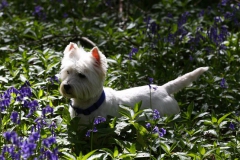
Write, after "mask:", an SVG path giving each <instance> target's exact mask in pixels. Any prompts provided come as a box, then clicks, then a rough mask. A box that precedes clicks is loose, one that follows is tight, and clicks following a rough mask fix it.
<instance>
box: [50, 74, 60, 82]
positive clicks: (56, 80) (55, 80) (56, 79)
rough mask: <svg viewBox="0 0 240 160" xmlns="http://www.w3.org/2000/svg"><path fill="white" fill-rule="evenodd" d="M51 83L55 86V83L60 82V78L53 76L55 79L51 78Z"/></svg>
mask: <svg viewBox="0 0 240 160" xmlns="http://www.w3.org/2000/svg"><path fill="white" fill-rule="evenodd" d="M49 81H50V82H51V83H52V84H53V83H54V82H57V83H58V82H59V80H58V77H57V76H53V77H50V79H49Z"/></svg>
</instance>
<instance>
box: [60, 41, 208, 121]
mask: <svg viewBox="0 0 240 160" xmlns="http://www.w3.org/2000/svg"><path fill="white" fill-rule="evenodd" d="M207 70H208V67H200V68H198V69H196V70H194V71H192V72H190V73H187V74H185V75H183V76H181V77H178V78H177V79H175V80H172V81H170V82H168V83H166V84H164V85H162V86H156V85H151V86H152V88H154V87H156V88H157V89H154V90H153V89H152V90H151V107H152V108H153V109H157V110H158V111H159V112H160V114H161V116H163V115H173V114H177V113H179V112H180V109H179V106H178V103H177V101H176V100H175V99H174V98H173V97H172V96H171V94H173V93H175V92H177V91H179V90H181V89H183V88H184V87H186V86H188V85H189V84H190V83H191V82H192V81H194V80H196V79H197V78H198V77H199V76H200V75H201V74H202V73H203V72H205V71H207ZM106 72H107V60H106V57H105V56H104V55H103V54H102V52H101V51H100V50H99V49H98V48H97V47H94V48H93V49H92V50H91V51H90V52H86V51H85V50H84V49H83V48H82V47H80V48H79V47H78V46H77V45H76V44H75V43H70V44H69V45H68V46H67V47H66V48H65V50H64V57H63V59H62V65H61V72H60V79H61V80H62V82H61V85H60V93H61V94H62V95H63V96H64V97H67V98H71V104H70V107H69V112H70V116H71V118H73V117H75V116H79V117H81V120H80V121H81V123H83V124H88V123H90V122H92V121H93V119H94V118H95V117H97V116H102V117H106V116H107V115H110V116H114V117H118V116H119V112H118V108H119V105H120V104H123V105H127V106H134V105H135V104H136V103H138V102H140V101H142V106H141V109H145V108H150V88H149V86H148V85H145V86H141V87H135V88H130V89H125V90H121V91H116V90H113V89H112V88H105V87H103V84H104V81H105V77H106Z"/></svg>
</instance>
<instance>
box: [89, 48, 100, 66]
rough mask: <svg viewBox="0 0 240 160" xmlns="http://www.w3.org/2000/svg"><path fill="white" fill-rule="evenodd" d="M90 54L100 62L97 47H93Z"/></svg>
mask: <svg viewBox="0 0 240 160" xmlns="http://www.w3.org/2000/svg"><path fill="white" fill-rule="evenodd" d="M91 53H92V56H93V57H94V58H95V59H96V60H97V62H98V63H100V53H99V50H98V48H97V47H94V48H93V49H92V50H91Z"/></svg>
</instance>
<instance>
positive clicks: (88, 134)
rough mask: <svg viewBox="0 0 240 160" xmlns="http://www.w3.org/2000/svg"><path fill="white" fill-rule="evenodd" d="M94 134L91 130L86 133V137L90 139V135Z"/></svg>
mask: <svg viewBox="0 0 240 160" xmlns="http://www.w3.org/2000/svg"><path fill="white" fill-rule="evenodd" d="M91 132H92V130H91V129H89V130H88V131H87V133H86V135H85V136H86V137H90V133H91Z"/></svg>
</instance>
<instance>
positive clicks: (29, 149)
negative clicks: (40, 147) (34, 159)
mask: <svg viewBox="0 0 240 160" xmlns="http://www.w3.org/2000/svg"><path fill="white" fill-rule="evenodd" d="M36 146H37V145H36V144H35V143H31V142H28V141H27V140H26V141H24V142H23V143H22V144H21V151H22V157H23V159H28V158H29V157H30V156H32V155H33V154H34V151H35V149H36Z"/></svg>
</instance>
